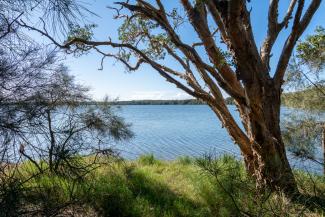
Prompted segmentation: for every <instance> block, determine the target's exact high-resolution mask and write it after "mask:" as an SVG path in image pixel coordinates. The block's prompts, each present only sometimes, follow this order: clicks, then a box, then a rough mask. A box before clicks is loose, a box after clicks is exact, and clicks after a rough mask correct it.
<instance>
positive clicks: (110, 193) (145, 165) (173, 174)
mask: <svg viewBox="0 0 325 217" xmlns="http://www.w3.org/2000/svg"><path fill="white" fill-rule="evenodd" d="M202 168H205V169H202ZM207 170H211V171H213V173H211V171H210V173H209V172H207ZM20 171H21V173H19V175H18V176H20V178H21V179H23V178H24V177H28V175H30V174H31V173H33V172H35V168H33V167H31V166H30V165H29V164H26V165H24V166H22V168H21V169H20ZM296 177H297V180H298V181H299V185H300V188H301V190H302V192H304V193H305V195H306V196H308V197H306V198H309V199H310V198H313V197H312V196H324V195H322V194H323V193H324V192H325V180H324V177H320V176H315V175H308V174H306V173H303V172H296ZM21 188H22V189H24V190H23V191H16V192H11V193H12V194H13V195H11V197H9V198H8V203H9V204H8V206H9V207H11V208H13V209H14V210H13V212H12V213H14V211H17V210H19V209H21V210H24V209H25V210H28V212H29V213H32V212H34V213H41V214H40V216H54V215H57V214H61V215H63V216H65V215H66V216H68V215H72V214H73V215H75V216H78V215H79V216H114V217H116V216H139V217H140V216H141V217H145V216H148V217H149V216H150V217H151V216H166V217H167V216H170V217H171V216H175V217H176V216H177V217H179V216H204V217H208V216H241V215H247V216H298V214H299V213H300V214H301V213H303V214H304V215H307V216H323V215H324V213H323V211H324V210H322V209H323V208H324V207H323V208H322V207H321V206H319V207H317V206H316V208H313V210H310V209H308V207H306V206H305V205H304V204H303V202H302V203H293V202H290V201H289V200H288V199H286V198H285V197H284V196H281V195H277V194H269V192H259V191H257V190H255V187H254V183H253V182H252V181H251V180H250V179H249V178H248V177H247V176H246V173H245V170H244V168H243V165H242V163H241V162H239V161H237V160H235V159H234V158H232V157H229V156H225V157H222V158H219V159H217V160H211V159H201V160H193V159H191V158H187V157H184V158H180V159H177V160H175V161H168V162H167V161H159V160H157V159H155V158H154V157H153V156H151V155H148V156H142V157H140V158H139V159H138V160H136V161H116V162H113V163H112V162H110V163H109V164H107V165H102V166H100V167H99V168H97V169H95V170H93V171H92V172H91V173H89V174H88V175H87V176H86V177H84V178H80V179H73V180H72V179H70V178H68V177H62V176H60V177H59V176H54V175H49V174H47V175H46V174H42V175H39V176H36V177H34V178H32V179H30V180H28V181H26V182H25V183H24V186H22V187H21ZM9 196H10V195H9ZM306 200H307V199H306ZM306 202H307V201H306ZM0 215H1V214H0Z"/></svg>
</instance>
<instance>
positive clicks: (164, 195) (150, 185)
mask: <svg viewBox="0 0 325 217" xmlns="http://www.w3.org/2000/svg"><path fill="white" fill-rule="evenodd" d="M128 184H129V188H130V189H131V191H132V193H133V195H134V197H135V198H137V199H138V200H140V201H146V202H147V203H148V204H149V206H150V207H151V210H150V212H151V214H154V216H164V215H167V216H198V215H199V216H207V215H208V213H207V210H204V208H203V206H202V205H201V204H199V203H196V202H194V201H192V200H190V199H189V198H186V197H184V196H182V195H180V194H177V193H175V192H174V191H172V190H171V189H170V188H169V187H168V186H167V185H165V184H163V183H161V182H159V181H156V180H154V179H152V178H150V177H147V176H146V175H145V174H143V173H141V172H138V171H132V172H131V173H130V174H128Z"/></svg>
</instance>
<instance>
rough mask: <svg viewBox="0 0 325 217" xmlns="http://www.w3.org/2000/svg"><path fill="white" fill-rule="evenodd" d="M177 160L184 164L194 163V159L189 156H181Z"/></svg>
mask: <svg viewBox="0 0 325 217" xmlns="http://www.w3.org/2000/svg"><path fill="white" fill-rule="evenodd" d="M177 162H178V163H179V164H182V165H190V164H192V163H193V159H192V158H191V157H189V156H181V157H179V158H177Z"/></svg>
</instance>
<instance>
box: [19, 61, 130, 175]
mask: <svg viewBox="0 0 325 217" xmlns="http://www.w3.org/2000/svg"><path fill="white" fill-rule="evenodd" d="M45 84H46V85H45V86H44V87H43V88H39V89H38V91H37V92H36V93H35V95H33V96H31V97H30V100H29V101H30V103H32V104H33V105H34V106H35V105H36V106H37V105H39V106H40V107H41V108H42V109H41V111H40V114H39V115H38V116H37V117H34V118H33V119H30V120H28V121H26V123H25V126H23V131H24V133H22V135H21V137H20V141H21V144H22V145H21V150H20V153H21V154H22V155H23V156H24V157H26V158H27V159H28V160H30V161H31V162H32V163H33V164H34V165H35V166H36V167H37V168H38V169H39V171H40V172H42V171H43V170H45V169H48V170H49V171H50V172H52V173H56V174H60V175H67V174H68V175H69V176H72V177H73V178H80V177H83V176H84V175H85V174H87V173H88V172H89V171H90V170H91V169H93V168H94V166H97V165H98V160H99V159H98V155H106V156H111V155H114V156H115V155H117V154H118V153H117V152H116V151H115V150H114V149H113V147H112V146H113V145H114V143H113V142H114V141H121V140H127V139H129V138H131V137H132V132H131V131H130V129H129V125H128V124H126V123H125V121H124V119H122V118H121V117H119V116H117V115H116V114H115V112H114V109H113V108H112V107H111V106H109V103H108V102H106V103H100V104H96V103H92V104H91V105H90V104H87V103H85V102H87V101H89V100H90V98H89V97H88V94H87V93H88V91H89V90H88V88H86V87H84V86H82V85H79V84H77V83H76V82H75V81H74V77H72V76H70V75H69V74H68V73H67V68H66V67H64V66H59V67H58V68H56V69H55V71H54V72H53V73H52V74H50V75H49V76H48V78H47V79H46V82H45ZM81 156H90V158H89V159H84V158H82V157H81ZM44 162H45V163H46V164H45V165H44Z"/></svg>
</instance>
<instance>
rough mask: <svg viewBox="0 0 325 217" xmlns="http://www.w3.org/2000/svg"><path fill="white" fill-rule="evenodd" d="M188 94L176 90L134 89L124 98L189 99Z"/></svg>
mask: <svg viewBox="0 0 325 217" xmlns="http://www.w3.org/2000/svg"><path fill="white" fill-rule="evenodd" d="M190 98H192V97H191V96H190V95H188V94H186V93H183V92H178V91H135V92H132V93H131V94H130V96H129V97H126V99H124V100H180V99H190Z"/></svg>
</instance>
